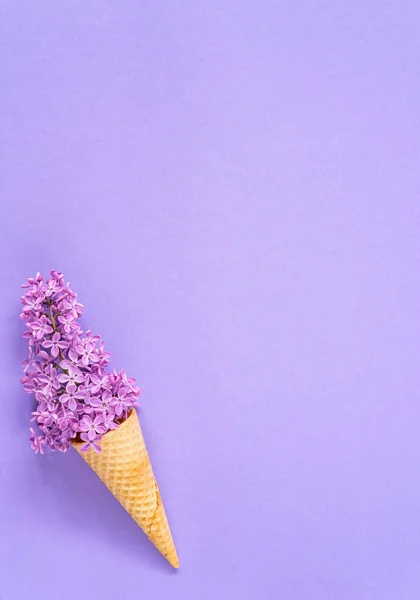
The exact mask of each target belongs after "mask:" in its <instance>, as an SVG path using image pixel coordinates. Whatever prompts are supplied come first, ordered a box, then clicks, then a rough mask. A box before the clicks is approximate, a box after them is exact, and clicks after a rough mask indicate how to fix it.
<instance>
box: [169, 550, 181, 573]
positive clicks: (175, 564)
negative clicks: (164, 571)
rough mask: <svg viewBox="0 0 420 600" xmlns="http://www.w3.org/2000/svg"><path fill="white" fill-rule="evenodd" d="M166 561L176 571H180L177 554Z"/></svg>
mask: <svg viewBox="0 0 420 600" xmlns="http://www.w3.org/2000/svg"><path fill="white" fill-rule="evenodd" d="M166 559H167V561H168V562H169V564H170V565H171V566H172V567H173V568H174V569H179V558H178V555H177V554H176V552H175V555H174V554H172V555H171V556H167V557H166Z"/></svg>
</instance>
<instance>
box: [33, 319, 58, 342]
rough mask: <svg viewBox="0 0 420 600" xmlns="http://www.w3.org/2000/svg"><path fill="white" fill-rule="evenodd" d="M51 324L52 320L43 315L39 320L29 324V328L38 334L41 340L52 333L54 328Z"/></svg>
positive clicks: (37, 336)
mask: <svg viewBox="0 0 420 600" xmlns="http://www.w3.org/2000/svg"><path fill="white" fill-rule="evenodd" d="M49 323H50V320H49V319H48V318H47V317H46V316H45V315H41V316H40V317H39V319H37V320H35V321H33V322H32V323H29V327H30V328H31V329H32V331H35V332H36V338H37V339H38V340H40V339H41V338H43V337H45V336H46V335H47V334H49V333H52V331H53V328H52V327H51V325H50V324H49Z"/></svg>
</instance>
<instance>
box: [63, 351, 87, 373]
mask: <svg viewBox="0 0 420 600" xmlns="http://www.w3.org/2000/svg"><path fill="white" fill-rule="evenodd" d="M79 365H80V366H82V361H81V360H79V355H78V354H77V352H76V350H74V348H70V349H69V351H68V354H67V358H65V359H64V360H62V361H61V362H60V367H61V368H62V369H65V370H68V369H70V367H78V366H79Z"/></svg>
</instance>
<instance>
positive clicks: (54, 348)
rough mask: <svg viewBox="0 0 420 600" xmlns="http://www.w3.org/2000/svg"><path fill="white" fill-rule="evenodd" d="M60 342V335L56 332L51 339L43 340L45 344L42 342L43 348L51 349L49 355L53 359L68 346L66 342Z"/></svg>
mask: <svg viewBox="0 0 420 600" xmlns="http://www.w3.org/2000/svg"><path fill="white" fill-rule="evenodd" d="M60 340H61V335H60V334H59V333H58V332H57V333H54V335H53V336H52V339H50V340H45V342H43V344H42V345H43V346H44V348H51V354H52V356H54V358H56V357H57V356H58V355H59V354H60V350H64V348H67V346H68V343H67V342H63V341H60Z"/></svg>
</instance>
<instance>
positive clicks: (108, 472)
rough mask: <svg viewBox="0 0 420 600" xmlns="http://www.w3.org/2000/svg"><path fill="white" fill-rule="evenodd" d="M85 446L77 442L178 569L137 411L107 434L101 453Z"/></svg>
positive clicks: (98, 472)
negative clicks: (84, 448) (86, 449)
mask: <svg viewBox="0 0 420 600" xmlns="http://www.w3.org/2000/svg"><path fill="white" fill-rule="evenodd" d="M82 445H83V443H81V444H73V446H74V448H75V449H76V450H77V452H78V453H79V454H80V456H82V457H83V458H84V459H85V461H86V462H87V463H88V465H89V466H90V467H91V468H92V469H93V470H94V471H95V473H96V474H97V475H98V477H99V478H100V479H101V480H102V482H103V483H104V484H105V485H106V487H107V488H108V489H109V490H110V492H112V494H113V495H114V496H115V498H116V499H117V500H118V501H119V502H120V503H121V504H122V505H123V507H124V508H125V510H126V511H127V512H128V513H129V514H130V515H131V516H132V517H133V519H134V520H135V522H136V523H137V524H138V525H139V526H140V527H141V528H142V529H143V531H144V533H145V534H146V535H147V537H148V538H149V540H150V541H151V542H152V543H153V544H154V545H155V546H156V548H157V549H158V550H159V552H161V553H162V554H163V556H164V557H165V558H166V559H167V560H168V561H169V562H170V564H171V565H172V566H173V567H175V568H176V569H177V568H178V567H179V560H178V556H177V553H176V550H175V545H174V542H173V540H172V535H171V530H170V529H169V524H168V520H167V518H166V514H165V509H164V507H163V504H162V500H161V499H160V495H159V489H158V486H157V483H156V479H155V476H154V474H153V470H152V465H151V464H150V460H149V456H148V454H147V450H146V445H145V443H144V439H143V434H142V431H141V428H140V423H139V420H138V418H137V413H136V411H135V410H133V411H132V413H131V415H130V416H129V417H128V419H127V420H126V421H124V422H123V423H121V425H119V426H118V428H117V429H114V430H112V431H108V433H106V434H105V435H104V436H103V438H102V440H101V442H100V446H101V449H102V451H101V452H100V454H98V453H97V452H95V451H94V450H88V452H81V451H80V448H81V446H82Z"/></svg>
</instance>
